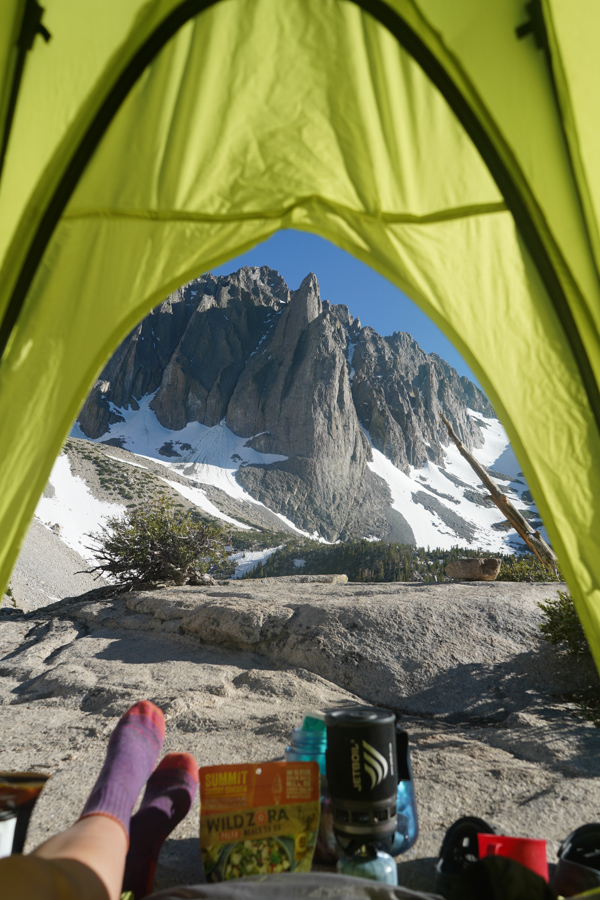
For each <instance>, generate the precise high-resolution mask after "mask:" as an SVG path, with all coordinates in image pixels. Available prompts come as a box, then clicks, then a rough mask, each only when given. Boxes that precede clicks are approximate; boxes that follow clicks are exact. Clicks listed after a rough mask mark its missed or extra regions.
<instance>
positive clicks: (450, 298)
mask: <svg viewBox="0 0 600 900" xmlns="http://www.w3.org/2000/svg"><path fill="white" fill-rule="evenodd" d="M40 18H41V23H42V25H43V28H45V29H46V30H47V32H48V33H49V35H50V39H49V40H45V38H47V37H48V33H45V34H44V33H37V34H36V27H37V26H38V24H39V21H40ZM599 45H600V10H599V9H598V5H597V3H595V2H593V0H578V3H577V4H572V3H570V4H568V3H567V0H534V2H532V3H527V4H525V3H524V2H523V0H496V2H494V3H490V2H489V0H453V2H452V3H448V2H447V0H103V2H102V3H94V4H91V3H81V2H79V0H46V7H45V10H44V11H43V15H42V14H41V10H40V9H39V7H38V6H37V3H36V0H3V3H2V4H0V139H1V140H2V143H1V145H0V147H1V148H2V164H3V167H2V172H1V177H0V266H1V277H0V349H1V350H2V357H1V361H0V454H1V455H0V458H1V459H2V465H1V467H0V528H1V532H0V533H1V534H2V541H1V543H0V582H2V585H3V586H4V585H5V584H6V582H7V580H8V577H9V574H10V570H11V567H12V565H13V564H14V561H15V559H16V556H17V553H18V550H19V546H20V543H21V541H22V539H23V537H24V534H25V532H26V529H27V526H28V523H29V521H30V518H31V516H32V514H33V511H34V509H35V505H36V502H37V500H38V497H39V495H40V493H41V491H42V490H43V487H44V485H45V483H46V480H47V478H48V475H49V472H50V469H51V466H52V463H53V461H54V458H55V457H56V455H57V453H58V452H59V449H60V447H61V444H62V442H63V441H64V438H65V436H66V435H67V433H68V430H69V427H70V425H71V423H72V421H73V419H74V418H75V416H76V414H77V412H78V409H79V407H80V406H81V404H82V402H83V400H84V398H85V396H86V393H87V391H88V390H89V388H90V386H91V384H92V382H93V380H94V378H95V377H96V376H97V374H98V372H99V371H100V369H101V367H102V365H103V364H104V363H105V362H106V360H107V358H108V357H109V356H110V354H111V352H112V351H113V350H114V349H115V348H116V346H117V344H118V343H119V341H120V340H121V339H122V338H123V337H124V336H125V334H126V333H127V332H128V331H129V330H130V329H131V328H132V327H133V325H134V324H135V323H136V322H137V321H138V320H139V319H141V318H142V316H143V315H144V314H145V313H146V312H148V310H149V309H150V308H151V307H152V306H153V305H155V304H156V303H158V302H159V301H161V300H162V299H163V298H164V297H165V296H166V295H167V294H168V293H169V292H170V291H171V290H173V289H174V288H176V287H177V286H179V285H181V284H182V283H183V282H185V281H186V280H189V279H190V278H192V277H195V276H197V275H198V274H199V273H201V272H202V271H205V270H207V269H210V268H211V267H214V266H216V265H219V264H221V263H223V262H225V261H226V260H227V259H228V258H230V257H232V256H234V255H236V254H239V253H241V252H243V251H244V250H246V249H248V248H250V247H251V246H253V245H254V244H256V243H257V242H258V241H261V240H264V239H265V238H267V237H268V236H270V235H271V234H273V233H274V232H275V231H277V230H278V229H281V228H297V229H303V230H307V231H312V232H315V233H317V234H320V235H322V236H323V237H325V238H327V239H329V240H331V241H332V242H334V243H335V244H337V245H338V246H340V247H342V248H344V249H345V250H347V251H349V252H350V253H352V254H354V255H355V256H357V257H359V258H360V259H362V260H364V261H365V262H366V263H368V264H369V265H371V266H372V267H373V268H374V269H376V270H377V271H379V272H380V273H381V274H383V275H384V276H386V277H387V278H389V279H390V281H392V282H393V283H395V284H396V285H398V286H399V287H400V288H402V289H403V290H404V291H405V292H406V293H407V294H408V295H409V296H411V297H412V298H413V299H414V300H415V301H416V302H417V303H419V305H420V306H421V308H422V309H423V310H424V311H425V312H426V313H428V314H429V315H430V316H431V317H432V319H433V320H434V321H435V322H436V323H437V324H438V325H439V326H440V327H441V328H442V329H443V330H444V331H445V333H446V334H447V335H448V336H449V337H450V339H451V340H452V341H453V342H454V343H455V345H456V346H457V348H458V349H459V350H460V351H461V353H462V354H463V355H464V357H465V359H466V360H467V362H468V363H469V365H470V366H471V367H472V369H473V371H474V372H475V374H476V375H477V377H478V378H479V379H480V381H481V384H482V385H483V387H484V389H485V390H486V392H487V393H488V395H489V397H490V399H491V401H492V402H493V404H494V406H495V408H496V411H497V413H498V415H499V417H500V418H501V420H502V422H503V424H504V425H505V427H506V429H507V431H508V434H509V437H510V439H511V441H512V443H513V446H514V448H515V450H516V452H517V455H518V457H519V460H520V462H521V465H522V468H523V471H524V473H525V475H526V477H527V479H528V481H529V483H530V486H531V488H532V491H533V494H534V497H535V499H536V501H537V504H538V506H539V509H540V511H541V513H542V515H543V517H544V521H545V523H546V525H547V528H548V532H549V534H550V537H551V540H552V542H553V545H554V548H555V550H556V551H557V553H558V556H559V560H560V563H561V566H562V569H563V572H564V573H565V575H566V577H567V580H568V583H569V586H570V588H571V591H572V594H573V597H574V600H575V603H576V606H577V610H578V613H579V615H580V617H581V619H582V622H583V624H584V627H585V629H586V632H587V635H588V638H589V640H590V643H591V646H592V649H593V651H594V654H595V656H596V660H597V662H598V663H600V544H599V535H600V392H599V388H598V383H599V380H600V339H599V325H600V302H599V301H600V283H599V279H598V264H599V260H600V235H599V228H598V215H599V210H600V165H599V164H598V163H599V161H600V160H599V154H600V134H598V132H600V109H599V107H600V95H599V93H598V91H597V87H596V85H597V68H598V62H597V59H598V56H597V48H598V46H599ZM28 47H30V49H27V48H28Z"/></svg>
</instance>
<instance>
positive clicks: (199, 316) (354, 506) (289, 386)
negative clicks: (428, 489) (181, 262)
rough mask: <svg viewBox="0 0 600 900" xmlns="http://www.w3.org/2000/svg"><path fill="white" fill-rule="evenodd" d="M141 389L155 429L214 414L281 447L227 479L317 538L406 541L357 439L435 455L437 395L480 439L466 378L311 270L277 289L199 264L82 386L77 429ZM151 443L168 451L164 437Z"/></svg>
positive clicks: (404, 458) (461, 430) (438, 448)
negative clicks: (380, 330)
mask: <svg viewBox="0 0 600 900" xmlns="http://www.w3.org/2000/svg"><path fill="white" fill-rule="evenodd" d="M147 395H153V398H152V401H151V404H150V408H151V409H153V410H154V412H155V413H156V416H157V418H158V421H159V422H160V424H161V425H163V426H164V427H165V428H168V429H171V430H174V431H176V430H180V429H182V428H184V427H185V426H186V425H187V424H188V423H190V422H200V423H202V424H203V425H206V426H209V427H211V426H214V425H217V424H219V423H221V422H225V423H226V424H227V426H228V428H229V429H231V431H233V432H234V434H236V435H238V436H241V437H244V438H247V439H248V444H247V445H248V446H249V447H251V448H252V449H254V450H256V451H258V452H260V453H268V454H278V455H280V456H285V457H287V459H286V460H284V461H279V462H276V463H271V464H269V465H260V464H251V465H245V466H243V467H241V468H240V469H239V470H238V474H237V479H238V481H239V482H240V483H241V484H242V486H243V487H244V488H245V489H246V491H248V493H250V494H251V495H252V496H253V497H254V498H255V499H257V500H259V501H261V502H262V503H264V504H266V505H267V506H268V507H269V508H270V509H272V510H274V511H275V512H277V513H280V514H283V515H284V516H286V517H287V518H289V519H291V520H292V521H293V522H294V523H295V525H296V526H297V527H300V528H301V529H303V530H306V531H308V532H309V533H313V532H317V534H319V535H321V536H323V537H324V538H326V539H327V540H330V541H331V540H338V539H346V538H352V537H362V536H364V535H365V534H370V535H375V536H378V537H380V538H384V539H388V540H396V541H402V542H405V543H414V536H413V532H412V529H411V527H410V525H409V524H408V522H407V521H406V519H405V518H404V517H403V516H402V514H401V513H400V512H399V511H398V510H396V509H393V508H392V505H391V496H390V492H389V488H388V487H387V485H386V484H385V482H383V480H382V479H381V478H379V477H378V476H377V475H374V474H373V473H372V472H371V471H370V469H369V468H368V464H369V462H370V461H371V460H372V452H371V445H370V441H371V442H372V445H373V447H375V448H376V449H378V450H380V451H381V452H382V453H383V454H384V455H385V456H386V457H387V458H388V459H390V460H391V461H392V462H393V463H394V465H396V466H397V467H398V468H400V469H402V470H403V471H405V472H408V471H409V468H410V467H411V466H416V467H418V466H421V465H423V464H424V463H425V462H426V461H427V460H428V459H429V460H431V461H433V462H436V463H438V464H443V448H444V447H445V446H447V444H448V438H447V435H446V432H445V428H444V426H443V425H442V424H441V421H440V419H439V412H440V410H441V409H442V407H443V409H444V411H445V414H446V416H447V417H448V418H449V420H450V421H451V423H452V426H453V428H454V430H455V431H456V433H457V434H458V435H459V436H460V438H461V440H462V441H463V443H464V444H465V445H466V446H467V447H469V448H473V447H478V446H481V444H482V432H481V424H480V423H479V422H478V421H476V420H475V419H474V418H472V417H470V416H469V415H468V414H467V408H470V409H473V410H474V411H476V412H479V413H482V414H483V415H484V416H486V415H489V416H493V411H492V408H491V406H490V404H489V402H488V401H487V399H486V398H485V396H484V395H483V394H482V393H481V391H480V390H479V389H478V388H477V387H476V386H475V385H473V384H472V383H471V382H469V381H468V379H466V378H464V377H459V375H458V374H457V373H456V371H455V370H453V369H452V368H451V367H450V366H448V365H447V364H446V363H445V362H443V360H441V359H440V358H439V357H437V356H436V355H435V354H432V355H427V354H426V353H424V352H423V351H422V350H421V349H420V348H419V346H418V345H417V344H416V343H415V341H414V340H413V339H412V338H411V337H410V335H408V334H405V333H399V332H395V333H394V334H393V335H391V336H390V337H387V338H384V337H381V336H380V335H378V334H377V333H376V332H375V331H373V329H372V328H362V327H361V325H360V322H359V321H358V319H353V318H352V316H351V315H350V313H349V312H348V309H347V308H346V307H345V306H340V305H337V306H332V305H330V304H329V303H327V302H323V303H322V302H321V297H320V293H319V285H318V283H317V279H316V277H315V276H314V275H313V274H312V273H310V274H309V275H307V276H306V278H305V279H304V281H303V282H302V284H301V285H300V287H299V288H298V290H296V291H290V290H289V289H288V287H287V285H286V284H285V282H284V281H283V279H282V278H281V276H280V275H279V274H278V273H277V272H275V271H273V270H272V269H269V268H268V267H266V266H263V267H262V268H260V269H259V268H247V267H246V268H243V269H240V270H239V271H238V272H236V273H234V274H232V275H229V276H226V277H224V276H223V277H218V278H217V277H215V276H213V275H211V274H208V275H205V276H203V277H202V278H199V279H197V280H195V281H192V282H190V284H188V285H186V286H185V287H183V288H181V289H180V290H178V291H176V292H175V293H174V294H172V295H171V296H170V297H169V298H168V299H167V300H165V302H164V303H162V304H160V306H158V307H157V308H156V309H155V310H153V312H152V313H150V315H148V316H147V317H146V318H145V319H144V320H143V322H141V323H140V325H138V326H137V327H136V328H135V329H134V330H133V331H132V332H131V334H130V335H129V336H128V337H127V338H126V340H125V341H124V342H123V343H122V344H121V346H120V347H119V349H118V350H117V352H116V353H115V355H114V357H113V358H112V359H111V361H110V362H109V363H108V365H107V366H106V368H105V369H104V371H103V372H102V374H101V376H100V378H99V379H98V381H97V383H96V385H95V386H94V388H93V390H92V392H91V394H90V396H89V397H88V399H87V401H86V403H85V405H84V407H83V409H82V411H81V413H80V416H79V424H80V427H81V429H82V431H83V433H84V434H85V435H87V436H88V437H90V438H94V439H96V438H99V437H101V436H102V435H105V434H106V435H107V439H110V438H109V437H108V431H109V429H110V426H111V424H114V423H117V422H119V421H122V420H123V418H122V415H121V413H122V411H123V410H127V409H137V408H138V401H140V399H141V398H142V397H144V396H147ZM367 435H368V436H367ZM369 438H370V441H369ZM161 453H162V454H163V455H164V456H165V457H169V458H171V457H175V456H177V455H179V454H178V453H177V451H175V449H174V447H173V446H172V445H170V444H169V442H168V441H167V442H165V444H164V445H163V447H162V448H161Z"/></svg>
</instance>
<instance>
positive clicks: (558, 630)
mask: <svg viewBox="0 0 600 900" xmlns="http://www.w3.org/2000/svg"><path fill="white" fill-rule="evenodd" d="M557 594H558V597H555V598H554V599H552V600H546V602H545V603H538V606H539V608H540V609H541V610H542V612H543V613H544V619H545V621H544V622H542V624H541V625H540V629H541V631H542V634H543V635H544V638H545V640H547V641H549V642H550V643H551V644H554V645H555V646H562V647H563V648H564V649H565V650H566V651H567V652H568V653H573V654H581V653H585V654H589V653H590V648H589V645H588V642H587V639H586V636H585V634H584V631H583V626H582V624H581V622H580V621H579V616H578V615H577V611H576V609H575V604H574V603H573V599H572V597H571V595H570V594H569V592H568V591H557Z"/></svg>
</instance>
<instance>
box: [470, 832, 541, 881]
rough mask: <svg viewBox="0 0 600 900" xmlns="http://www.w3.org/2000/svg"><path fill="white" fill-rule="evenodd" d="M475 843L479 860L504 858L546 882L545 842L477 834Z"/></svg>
mask: <svg viewBox="0 0 600 900" xmlns="http://www.w3.org/2000/svg"><path fill="white" fill-rule="evenodd" d="M477 842H478V844H479V858H480V859H483V857H484V856H506V857H508V859H514V860H515V862H518V863H521V865H522V866H526V867H527V868H528V869H531V871H532V872H535V873H536V875H541V877H542V878H543V879H544V881H548V861H547V859H546V841H540V840H536V839H535V838H520V837H507V836H506V835H504V834H478V835H477Z"/></svg>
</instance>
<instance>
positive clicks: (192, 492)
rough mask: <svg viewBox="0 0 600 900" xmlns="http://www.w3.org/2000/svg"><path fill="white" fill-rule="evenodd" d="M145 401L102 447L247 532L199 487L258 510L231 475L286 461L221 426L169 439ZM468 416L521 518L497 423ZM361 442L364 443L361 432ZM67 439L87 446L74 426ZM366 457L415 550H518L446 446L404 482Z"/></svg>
mask: <svg viewBox="0 0 600 900" xmlns="http://www.w3.org/2000/svg"><path fill="white" fill-rule="evenodd" d="M153 397H154V395H153V394H152V395H149V396H146V397H144V398H142V399H141V400H140V401H139V409H137V410H133V409H120V408H118V407H116V406H114V405H111V409H112V412H113V413H115V415H117V416H118V417H119V418H120V419H122V421H120V422H117V423H116V424H113V425H111V426H110V439H111V440H113V441H119V442H120V444H121V446H122V447H123V448H124V449H126V450H129V451H130V452H132V453H134V454H137V455H138V456H140V457H146V458H149V459H152V460H153V461H155V462H159V463H160V464H161V465H162V466H164V467H165V469H167V470H170V471H172V472H176V473H177V474H178V475H179V476H182V477H184V478H185V479H187V480H189V487H187V486H185V485H182V484H179V483H178V482H176V481H174V480H172V479H169V478H168V477H165V479H164V481H165V482H166V483H167V484H169V485H170V487H172V488H174V489H175V490H176V491H178V492H179V493H180V494H182V496H184V497H186V499H188V500H190V501H191V502H193V503H195V504H196V505H197V506H198V507H199V508H200V509H202V510H203V511H204V512H206V513H208V514H210V515H212V516H215V517H216V518H218V519H221V520H222V521H224V522H228V523H229V524H231V525H235V526H237V527H239V528H243V529H248V527H249V526H247V525H245V524H243V523H241V522H239V521H238V520H236V519H234V518H232V517H230V516H228V515H226V514H225V513H224V512H222V511H221V510H220V509H219V508H218V506H217V505H216V504H215V503H214V502H212V501H211V500H209V499H208V497H207V496H206V493H205V491H204V490H203V487H207V486H210V487H214V488H218V489H219V490H220V491H223V492H224V493H225V494H226V495H227V496H229V497H231V498H232V499H234V500H236V501H238V502H242V503H249V504H253V505H255V506H261V507H264V504H262V503H260V501H258V500H255V499H254V498H253V497H252V496H251V495H250V494H249V493H248V492H247V491H245V490H244V488H243V487H242V486H241V485H240V484H239V483H238V481H237V480H236V477H235V476H236V472H237V471H238V469H239V468H240V466H244V465H248V464H254V465H270V464H271V463H275V462H279V461H283V460H285V459H286V458H287V457H285V456H279V455H277V454H267V453H259V452H257V451H256V450H253V449H252V448H251V447H249V446H248V444H249V439H248V438H242V437H238V435H236V434H234V433H233V432H232V431H231V430H230V429H229V428H228V427H227V425H226V424H225V422H224V421H223V422H220V423H219V424H218V425H215V426H213V427H208V426H206V425H201V424H200V423H199V422H191V423H189V424H188V425H186V426H185V428H183V429H181V430H180V431H171V430H170V429H168V428H165V427H164V426H162V425H161V424H160V423H159V421H158V419H157V418H156V415H155V413H154V411H153V410H152V409H150V403H151V401H152V399H153ZM468 413H469V415H470V416H472V417H473V418H474V419H476V420H477V421H478V422H479V423H480V425H481V430H482V433H483V436H484V446H483V447H481V448H479V449H477V450H476V451H475V453H474V455H475V456H476V458H477V460H478V461H479V462H480V463H482V464H483V465H484V466H486V467H487V468H489V469H492V470H494V471H496V470H500V473H501V474H502V475H503V476H505V477H504V478H502V479H501V478H496V480H497V481H498V482H499V484H501V486H502V490H503V491H504V493H506V494H507V496H508V497H509V499H511V500H512V502H513V503H514V504H515V505H516V506H517V508H519V509H521V510H522V511H524V512H531V511H534V507H533V505H532V504H531V502H527V501H526V500H525V499H524V498H522V496H521V495H522V494H523V492H524V491H526V490H527V485H526V484H525V482H524V479H523V478H522V474H521V472H520V468H519V464H518V462H517V460H516V457H515V455H514V453H513V451H512V449H511V447H510V444H509V442H508V437H507V435H506V432H505V431H504V429H503V427H502V425H501V424H500V422H499V421H498V420H497V419H494V418H485V417H484V416H482V415H481V414H480V413H477V412H475V411H473V410H468ZM365 434H366V435H367V438H368V439H369V441H370V437H369V435H368V434H367V432H365ZM71 436H72V437H78V438H83V439H86V440H89V438H86V436H85V435H84V434H83V432H82V431H81V429H80V428H79V426H78V425H77V424H75V425H74V427H73V429H72V431H71ZM107 437H108V433H107V434H104V435H102V437H101V438H98V439H96V443H100V442H102V440H106V439H107ZM371 449H372V452H373V461H372V462H371V463H369V468H370V469H371V471H372V472H374V473H375V474H376V475H379V476H380V477H381V478H382V479H383V480H384V481H385V482H386V484H387V485H388V487H389V489H390V492H391V496H392V505H393V507H394V508H395V509H397V510H398V511H399V512H400V513H401V514H402V515H403V516H404V518H405V519H406V520H407V521H408V523H409V524H410V526H411V528H412V530H413V533H414V536H415V541H416V543H417V546H420V547H431V548H435V547H439V548H440V549H449V548H450V547H454V546H457V545H458V546H461V547H471V548H481V549H482V550H488V551H490V552H493V553H498V552H502V553H507V552H508V553H512V552H515V550H522V549H524V545H523V543H522V541H521V540H520V538H518V536H517V535H516V534H515V533H514V532H506V531H503V530H501V529H499V528H498V527H493V526H498V525H499V524H500V523H501V522H502V521H503V517H502V515H501V513H500V512H499V511H498V509H497V508H496V507H495V506H487V505H485V497H486V492H485V489H484V488H483V487H482V485H481V483H480V482H479V480H478V478H477V476H476V475H475V473H474V472H473V470H472V469H471V467H470V466H469V464H468V463H467V461H466V460H465V459H463V457H462V456H461V455H460V453H459V451H458V449H457V447H455V446H454V444H452V443H451V444H450V445H449V446H448V448H446V451H445V464H444V467H440V466H437V465H435V464H434V463H432V462H427V463H426V464H425V465H424V466H423V467H422V468H420V469H412V470H411V471H410V474H408V475H407V474H405V473H404V472H401V471H400V470H399V469H397V468H396V467H395V466H394V465H393V463H392V462H391V461H390V460H389V459H387V458H386V457H385V456H384V455H383V454H382V453H380V452H379V451H378V450H376V449H375V448H374V447H372V446H371ZM132 464H133V465H135V463H132ZM465 491H466V492H467V495H465ZM473 498H474V499H473ZM271 512H272V513H274V514H275V515H276V516H277V517H278V518H279V519H280V520H281V521H282V522H283V523H285V524H286V525H287V526H288V527H289V528H291V529H293V531H295V532H296V533H297V534H300V535H303V536H305V537H312V538H317V535H316V533H315V534H312V535H311V534H308V533H307V532H306V531H303V530H302V529H300V528H299V527H298V526H297V525H295V524H294V523H293V522H291V521H290V520H289V519H287V518H286V517H285V516H283V515H281V514H280V513H277V512H275V511H274V510H271ZM536 527H539V526H537V525H536ZM542 531H543V529H542ZM369 538H372V536H369ZM249 561H250V560H249V559H248V562H249Z"/></svg>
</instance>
